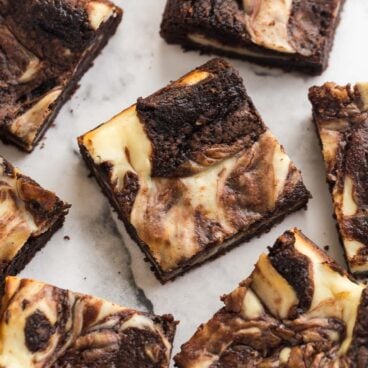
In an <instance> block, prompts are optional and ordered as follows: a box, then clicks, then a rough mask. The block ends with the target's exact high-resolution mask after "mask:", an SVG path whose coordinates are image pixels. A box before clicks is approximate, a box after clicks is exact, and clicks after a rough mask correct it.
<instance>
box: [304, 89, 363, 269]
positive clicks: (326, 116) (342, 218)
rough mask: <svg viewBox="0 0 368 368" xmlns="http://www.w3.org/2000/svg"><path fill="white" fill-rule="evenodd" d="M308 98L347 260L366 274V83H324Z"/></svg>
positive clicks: (312, 91) (312, 90)
mask: <svg viewBox="0 0 368 368" xmlns="http://www.w3.org/2000/svg"><path fill="white" fill-rule="evenodd" d="M309 98H310V101H311V103H312V105H313V117H314V123H315V126H316V128H317V132H318V135H319V138H320V142H321V145H322V152H323V157H324V160H325V166H326V172H327V182H328V185H329V189H330V191H331V196H332V199H333V205H334V210H335V217H336V220H337V225H338V230H339V234H340V239H341V242H342V244H343V246H344V249H345V255H346V259H347V263H348V265H349V268H350V270H351V272H352V273H354V274H355V275H362V276H363V275H368V213H367V208H368V161H367V159H368V84H367V83H358V84H356V85H355V86H351V85H347V86H338V85H336V84H335V83H326V84H324V85H323V86H321V87H312V88H311V89H310V91H309Z"/></svg>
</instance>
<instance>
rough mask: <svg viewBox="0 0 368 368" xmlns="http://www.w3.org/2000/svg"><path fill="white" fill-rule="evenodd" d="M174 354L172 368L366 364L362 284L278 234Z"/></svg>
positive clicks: (302, 242)
mask: <svg viewBox="0 0 368 368" xmlns="http://www.w3.org/2000/svg"><path fill="white" fill-rule="evenodd" d="M222 300H223V302H224V307H223V308H222V309H220V310H219V311H218V312H217V313H216V314H215V315H214V316H213V317H212V318H211V319H210V320H209V321H208V322H206V323H205V324H203V325H201V326H200V327H199V328H198V330H197V331H196V332H195V334H194V335H193V336H192V337H191V338H190V339H189V341H188V342H186V343H185V344H184V345H183V346H182V347H181V351H180V352H179V354H177V355H176V356H175V357H174V360H175V362H176V366H177V367H179V368H192V367H198V368H205V367H226V368H228V367H280V368H281V367H366V366H367V365H368V338H367V333H366V323H367V317H366V316H367V313H368V288H367V286H366V285H364V284H360V283H358V282H357V281H355V280H354V279H353V278H351V276H350V275H349V274H348V273H347V272H345V271H344V270H343V269H342V268H341V267H340V266H339V265H337V264H336V262H335V261H334V260H332V259H331V258H330V257H329V256H328V255H327V254H326V253H325V252H324V251H323V250H322V249H321V248H319V247H318V246H317V245H315V244H314V243H313V242H312V241H311V240H309V239H308V238H307V237H306V236H305V235H304V234H303V233H302V232H301V231H300V230H298V229H292V230H290V231H287V232H285V233H284V234H283V235H282V236H281V237H280V238H279V239H278V240H277V241H276V243H275V245H274V246H273V247H271V248H270V249H269V253H268V254H266V253H264V254H262V255H261V256H260V258H259V260H258V262H257V263H256V265H255V268H254V271H253V272H252V274H251V275H250V277H248V278H247V279H246V280H244V281H243V282H241V283H240V285H239V286H238V287H237V288H236V289H235V290H234V291H233V292H232V293H230V294H229V295H227V296H225V297H223V298H222Z"/></svg>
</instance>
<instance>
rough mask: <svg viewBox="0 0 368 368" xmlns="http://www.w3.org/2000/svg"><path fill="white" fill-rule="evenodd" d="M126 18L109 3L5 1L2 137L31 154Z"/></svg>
mask: <svg viewBox="0 0 368 368" xmlns="http://www.w3.org/2000/svg"><path fill="white" fill-rule="evenodd" d="M121 18H122V10H121V9H120V8H119V7H117V6H115V5H114V4H113V3H111V2H109V1H107V0H81V1H77V0H60V1H48V0H47V1H44V0H24V1H20V0H12V1H8V0H6V1H1V2H0V44H1V48H0V139H2V140H3V141H4V142H5V143H11V144H14V145H16V146H17V147H18V148H20V149H22V150H24V151H26V152H31V151H32V150H33V149H34V147H35V146H36V144H37V143H38V142H39V141H40V139H41V138H42V136H43V134H44V133H45V131H46V130H47V128H48V127H49V126H50V125H51V123H52V122H53V121H54V119H55V118H56V115H57V114H58V112H59V110H60V109H61V107H62V106H63V104H64V103H65V102H66V101H67V100H68V99H69V98H70V97H71V95H72V94H73V93H74V91H75V90H76V88H77V83H78V81H79V79H80V78H81V77H82V76H83V74H84V73H85V72H86V71H87V69H88V68H89V67H90V66H91V65H92V62H93V60H94V58H95V57H96V56H97V55H98V53H99V52H100V51H101V50H102V48H103V47H104V46H105V44H106V43H107V41H108V39H109V38H110V37H111V36H112V35H113V34H114V33H115V30H116V28H117V26H118V24H119V23H120V21H121Z"/></svg>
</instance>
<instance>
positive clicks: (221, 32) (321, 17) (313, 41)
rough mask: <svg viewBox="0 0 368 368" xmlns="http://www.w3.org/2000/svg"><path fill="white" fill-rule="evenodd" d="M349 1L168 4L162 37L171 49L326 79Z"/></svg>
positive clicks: (174, 0)
mask: <svg viewBox="0 0 368 368" xmlns="http://www.w3.org/2000/svg"><path fill="white" fill-rule="evenodd" d="M343 3H344V1H343V0H327V1H321V0H298V1H295V0H294V1H293V0H225V1H224V0H196V1H192V0H168V1H167V4H166V8H165V12H164V15H163V20H162V25H161V36H162V37H163V38H164V39H165V40H166V41H167V42H168V43H170V44H180V45H182V46H183V48H184V49H188V50H191V49H193V50H200V51H202V52H205V53H216V54H220V55H225V56H229V57H236V58H241V59H245V60H248V61H251V62H255V63H258V64H261V65H266V66H277V67H281V68H283V69H286V70H298V71H300V72H303V73H307V74H320V73H322V71H323V70H324V69H325V68H326V67H327V64H328V58H329V54H330V50H331V47H332V44H333V39H334V35H335V30H336V27H337V25H338V22H339V16H340V11H341V9H342V6H343Z"/></svg>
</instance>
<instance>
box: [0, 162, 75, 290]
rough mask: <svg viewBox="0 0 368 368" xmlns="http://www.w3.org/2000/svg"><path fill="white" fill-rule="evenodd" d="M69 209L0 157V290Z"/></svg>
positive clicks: (62, 221) (47, 236)
mask: <svg viewBox="0 0 368 368" xmlns="http://www.w3.org/2000/svg"><path fill="white" fill-rule="evenodd" d="M69 207H70V206H69V205H68V204H67V203H65V202H63V201H62V200H60V199H59V198H58V197H57V196H56V195H55V194H54V193H52V192H50V191H48V190H46V189H44V188H42V187H41V186H39V185H38V184H37V183H36V182H35V181H33V180H32V179H30V178H29V177H28V176H25V175H23V174H22V173H21V172H20V171H19V170H17V169H16V168H14V167H13V166H12V165H11V164H10V163H9V162H8V161H6V160H5V159H4V158H2V157H1V156H0V244H1V255H0V286H1V287H2V286H3V282H4V278H5V276H7V275H16V274H17V273H19V272H20V271H21V270H22V269H23V268H24V267H25V266H26V265H27V263H28V262H30V260H31V259H32V258H33V256H34V255H35V254H36V253H37V251H39V250H40V249H41V248H42V247H44V246H45V245H46V243H47V242H48V240H49V239H50V238H51V237H52V235H53V234H54V233H55V232H56V231H57V230H58V229H59V228H60V227H61V226H62V225H63V223H64V219H65V216H66V215H67V213H68V210H69Z"/></svg>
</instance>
